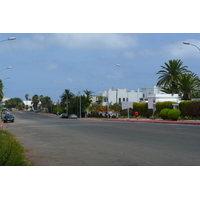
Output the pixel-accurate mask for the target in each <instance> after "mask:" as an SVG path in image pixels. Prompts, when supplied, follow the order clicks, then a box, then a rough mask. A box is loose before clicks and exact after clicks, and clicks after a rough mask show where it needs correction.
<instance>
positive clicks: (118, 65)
mask: <svg viewBox="0 0 200 200" xmlns="http://www.w3.org/2000/svg"><path fill="white" fill-rule="evenodd" d="M116 66H117V67H122V68H124V70H125V71H126V76H127V77H126V81H127V105H128V100H129V99H128V72H127V70H126V68H125V67H123V66H121V65H120V64H116ZM127 110H128V119H129V116H130V115H129V105H128V109H127Z"/></svg>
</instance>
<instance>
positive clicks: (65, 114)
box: [60, 113, 69, 118]
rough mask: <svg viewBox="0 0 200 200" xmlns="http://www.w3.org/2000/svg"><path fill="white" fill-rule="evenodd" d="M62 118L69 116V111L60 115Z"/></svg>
mask: <svg viewBox="0 0 200 200" xmlns="http://www.w3.org/2000/svg"><path fill="white" fill-rule="evenodd" d="M60 118H69V115H68V114H67V113H62V114H61V115H60Z"/></svg>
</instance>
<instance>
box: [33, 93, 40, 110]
mask: <svg viewBox="0 0 200 200" xmlns="http://www.w3.org/2000/svg"><path fill="white" fill-rule="evenodd" d="M38 103H39V97H38V95H37V94H35V95H34V96H33V97H32V104H33V108H34V110H37V107H38Z"/></svg>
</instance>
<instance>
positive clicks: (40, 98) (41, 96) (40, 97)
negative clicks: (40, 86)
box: [39, 95, 44, 111]
mask: <svg viewBox="0 0 200 200" xmlns="http://www.w3.org/2000/svg"><path fill="white" fill-rule="evenodd" d="M43 98H44V96H43V95H40V96H39V101H40V102H41V111H43V106H42V99H43Z"/></svg>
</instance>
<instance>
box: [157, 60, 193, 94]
mask: <svg viewBox="0 0 200 200" xmlns="http://www.w3.org/2000/svg"><path fill="white" fill-rule="evenodd" d="M182 65H183V62H182V61H181V60H169V63H166V62H165V66H161V67H162V68H163V69H162V70H160V71H158V72H157V73H156V74H161V76H160V77H159V78H158V82H157V86H159V87H162V89H164V88H166V87H168V88H170V92H171V93H172V94H175V93H178V78H179V76H180V75H181V74H184V73H186V72H189V73H190V72H191V71H189V70H187V68H188V67H187V66H182Z"/></svg>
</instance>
